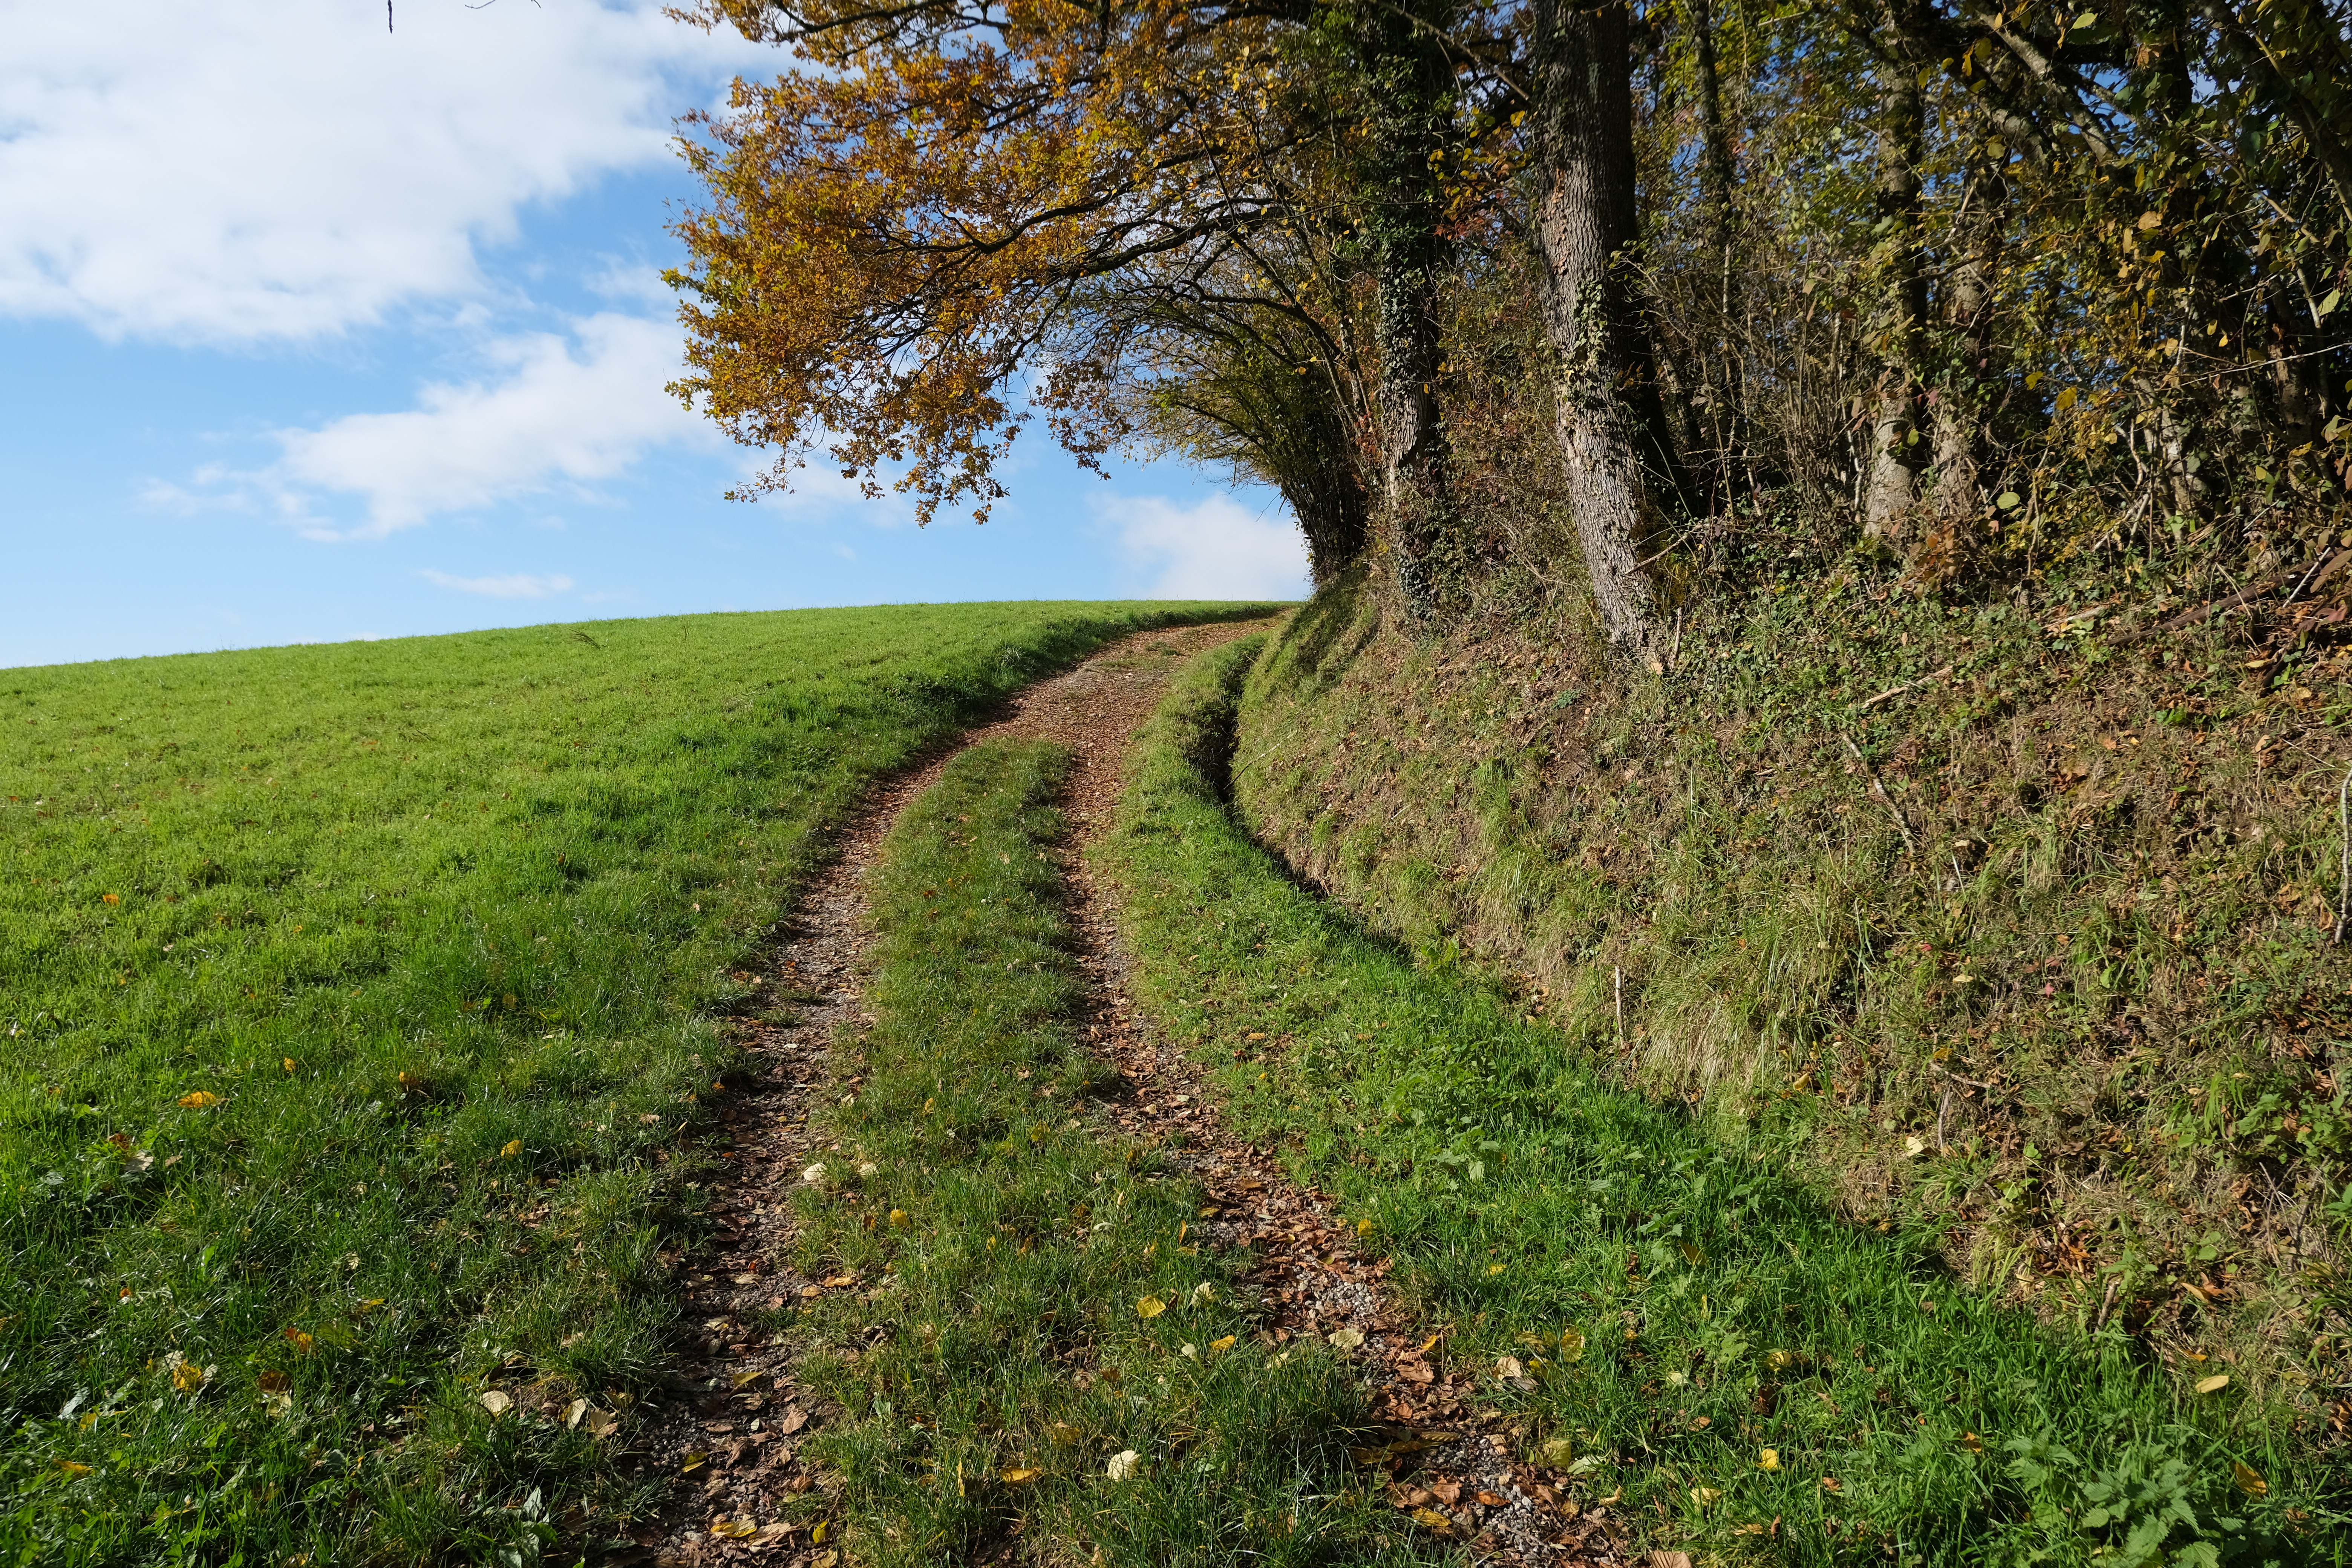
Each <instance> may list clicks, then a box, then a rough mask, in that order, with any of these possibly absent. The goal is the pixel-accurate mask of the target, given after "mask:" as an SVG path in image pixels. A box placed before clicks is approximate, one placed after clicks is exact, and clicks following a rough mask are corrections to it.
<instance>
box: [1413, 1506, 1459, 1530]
mask: <svg viewBox="0 0 2352 1568" xmlns="http://www.w3.org/2000/svg"><path fill="white" fill-rule="evenodd" d="M1412 1521H1413V1523H1415V1524H1418V1525H1422V1526H1424V1527H1426V1528H1428V1529H1430V1530H1451V1529H1453V1528H1454V1521H1452V1520H1450V1519H1448V1518H1446V1517H1445V1516H1444V1514H1442V1513H1440V1512H1438V1511H1437V1510H1435V1509H1433V1508H1417V1509H1414V1510H1412Z"/></svg>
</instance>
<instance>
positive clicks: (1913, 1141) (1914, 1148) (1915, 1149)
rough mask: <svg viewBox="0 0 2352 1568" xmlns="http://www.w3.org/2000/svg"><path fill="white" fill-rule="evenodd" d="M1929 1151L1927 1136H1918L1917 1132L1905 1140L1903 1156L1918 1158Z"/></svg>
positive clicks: (1911, 1158)
mask: <svg viewBox="0 0 2352 1568" xmlns="http://www.w3.org/2000/svg"><path fill="white" fill-rule="evenodd" d="M1926 1152H1927V1140H1926V1139H1925V1138H1922V1137H1920V1136H1918V1135H1917V1134H1916V1133H1914V1134H1912V1135H1911V1136H1910V1137H1908V1138H1906V1139H1904V1140H1903V1157H1904V1158H1905V1159H1906V1160H1916V1159H1917V1158H1918V1157H1919V1156H1920V1155H1922V1154H1924V1153H1926Z"/></svg>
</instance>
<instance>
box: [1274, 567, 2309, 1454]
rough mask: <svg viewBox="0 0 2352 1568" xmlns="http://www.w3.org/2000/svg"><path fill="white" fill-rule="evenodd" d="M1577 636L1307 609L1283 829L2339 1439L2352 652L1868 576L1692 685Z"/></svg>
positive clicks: (1695, 648) (1429, 925) (1742, 615)
mask: <svg viewBox="0 0 2352 1568" xmlns="http://www.w3.org/2000/svg"><path fill="white" fill-rule="evenodd" d="M1575 626H1576V617H1575V616H1574V615H1572V614H1570V613H1566V612H1561V613H1559V614H1554V615H1547V616H1542V617H1530V618H1528V619H1526V620H1521V621H1517V622H1503V621H1496V622H1490V623H1485V624H1475V625H1466V626H1460V627H1457V628H1454V630H1452V631H1451V632H1449V633H1448V634H1447V635H1446V636H1445V637H1425V636H1423V635H1421V634H1420V633H1418V632H1416V631H1415V630H1414V629H1413V628H1412V627H1411V626H1408V625H1405V624H1403V623H1402V622H1401V621H1400V620H1399V619H1398V618H1397V617H1396V616H1395V615H1394V614H1392V613H1391V612H1390V611H1387V610H1385V609H1384V608H1383V606H1382V603H1381V594H1380V593H1379V592H1378V591H1377V590H1376V589H1375V588H1374V587H1372V586H1370V585H1369V584H1363V583H1361V582H1357V583H1352V584H1339V585H1338V586H1336V587H1334V588H1331V589H1327V590H1326V591H1325V592H1323V593H1322V594H1319V595H1318V596H1317V598H1316V600H1315V601H1314V602H1313V603H1312V604H1310V605H1307V607H1306V608H1305V609H1303V610H1301V611H1300V612H1299V613H1298V614H1297V616H1295V617H1293V618H1292V620H1291V622H1290V623H1289V624H1288V626H1286V628H1285V630H1284V632H1283V634H1282V635H1281V636H1280V637H1278V638H1277V639H1276V642H1275V644H1274V645H1273V646H1272V647H1271V648H1270V649H1269V652H1268V655H1267V657H1266V658H1265V659H1264V660H1263V661H1262V662H1261V663H1260V664H1259V665H1258V666H1257V668H1255V670H1254V671H1253V672H1252V674H1251V676H1250V679H1249V683H1248V686H1247V688H1246V689H1245V692H1244V698H1243V701H1242V709H1241V714H1240V719H1239V722H1238V739H1237V742H1236V747H1235V756H1234V763H1233V774H1234V797H1235V799H1236V801H1237V804H1238V805H1239V806H1240V808H1241V810H1242V811H1243V813H1244V816H1245V817H1246V818H1247V820H1248V822H1249V824H1250V826H1251V829H1252V831H1253V832H1254V833H1255V835H1257V836H1258V837H1259V838H1260V839H1261V841H1262V842H1264V843H1265V844H1267V845H1268V846H1269V847H1272V848H1273V849H1275V850H1276V853H1278V854H1280V855H1281V856H1282V857H1283V858H1285V859H1286V861H1287V862H1288V863H1289V864H1290V865H1291V866H1292V867H1293V868H1295V869H1297V871H1298V872H1299V873H1300V874H1301V875H1302V876H1304V877H1306V878H1307V879H1311V880H1312V881H1313V882H1314V883H1315V885H1316V886H1318V888H1319V889H1322V890H1324V891H1325V892H1326V893H1327V894H1328V896H1329V897H1331V898H1332V899H1333V900H1336V901H1338V902H1340V903H1343V904H1345V905H1347V906H1349V908H1350V909H1352V910H1355V911H1357V912H1358V913H1359V914H1360V915H1361V916H1362V918H1363V919H1364V920H1365V921H1367V923H1369V924H1370V925H1371V926H1373V927H1374V928H1375V929H1377V930H1379V931H1382V932H1384V933H1386V934H1390V935H1392V936H1394V937H1396V938H1397V939H1399V940H1400V941H1402V942H1404V943H1405V944H1406V945H1408V946H1411V947H1412V948H1414V949H1415V950H1416V951H1419V952H1426V953H1428V954H1429V955H1430V956H1431V957H1432V958H1442V957H1443V956H1444V955H1445V954H1448V953H1453V952H1467V953H1470V954H1474V955H1475V957H1476V958H1477V959H1478V960H1479V961H1481V962H1483V963H1490V964H1492V965H1493V966H1494V967H1495V968H1496V969H1497V970H1500V971H1504V972H1507V973H1511V974H1513V975H1515V976H1517V989H1518V990H1519V992H1520V993H1521V994H1522V995H1523V996H1524V997H1525V998H1526V1000H1527V1001H1528V1005H1529V1006H1530V1009H1531V1010H1536V1011H1540V1012H1542V1013H1544V1014H1545V1015H1546V1017H1547V1020H1548V1021H1549V1022H1550V1023H1552V1024H1554V1025H1556V1026H1558V1027H1559V1029H1560V1030H1561V1032H1562V1035H1563V1037H1564V1044H1565V1045H1567V1046H1570V1047H1574V1048H1577V1049H1580V1050H1581V1051H1584V1052H1587V1053H1589V1054H1590V1056H1591V1058H1593V1059H1595V1060H1601V1059H1605V1060H1607V1061H1608V1063H1609V1064H1610V1065H1609V1068H1608V1076H1610V1077H1611V1078H1612V1080H1613V1081H1616V1082H1618V1083H1620V1084H1622V1085H1625V1086H1629V1087H1633V1088H1636V1089H1641V1090H1642V1091H1643V1092H1645V1093H1648V1094H1652V1095H1654V1096H1658V1097H1661V1098H1668V1099H1677V1100H1696V1099H1699V1098H1701V1097H1703V1098H1704V1100H1705V1102H1706V1112H1707V1114H1709V1115H1710V1116H1712V1117H1715V1118H1717V1119H1718V1120H1719V1121H1722V1122H1723V1123H1724V1124H1725V1129H1726V1131H1727V1134H1728V1133H1732V1132H1734V1131H1736V1130H1737V1129H1738V1127H1739V1126H1741V1125H1742V1124H1750V1125H1762V1126H1775V1127H1779V1128H1780V1129H1781V1130H1783V1131H1788V1132H1789V1133H1790V1134H1791V1135H1792V1136H1795V1135H1801V1147H1802V1151H1803V1154H1802V1158H1803V1160H1804V1163H1806V1165H1807V1167H1808V1169H1809V1171H1810V1173H1811V1174H1812V1175H1813V1176H1815V1177H1817V1178H1818V1179H1819V1180H1820V1181H1821V1182H1822V1184H1824V1185H1825V1186H1829V1187H1832V1188H1834V1189H1835V1191H1836V1193H1837V1194H1838V1197H1839V1200H1840V1202H1841V1203H1842V1204H1843V1205H1844V1206H1845V1207H1846V1208H1847V1209H1848V1210H1849V1211H1850V1212H1851V1213H1853V1214H1854V1215H1860V1216H1863V1217H1864V1218H1866V1219H1868V1220H1871V1221H1876V1220H1879V1219H1886V1220H1889V1221H1890V1222H1893V1223H1906V1224H1916V1225H1920V1226H1935V1227H1938V1228H1940V1230H1941V1232H1942V1236H1943V1251H1944V1254H1945V1256H1946V1257H1947V1258H1948V1259H1949V1260H1950V1261H1951V1263H1952V1265H1953V1267H1954V1268H1958V1270H1960V1271H1961V1272H1963V1273H1965V1274H1966V1275H1967V1276H1968V1277H1969V1279H1971V1280H1973V1281H1976V1282H1979V1283H1981V1284H1984V1285H1986V1286H1988V1287H2000V1288H2004V1289H2009V1290H2010V1291H2011V1293H2012V1294H2014V1295H2016V1296H2019V1297H2021V1298H2027V1297H2030V1298H2031V1299H2032V1301H2033V1302H2034V1305H2035V1310H2037V1311H2038V1312H2039V1313H2041V1314H2042V1315H2044V1316H2046V1317H2051V1318H2060V1319H2066V1318H2072V1319H2076V1320H2079V1321H2086V1322H2087V1321H2094V1320H2095V1319H2096V1318H2098V1317H2099V1316H2100V1315H2101V1314H2102V1312H2105V1315H2106V1316H2108V1317H2110V1318H2117V1317H2119V1318H2121V1319H2123V1320H2124V1321H2126V1322H2127V1323H2129V1324H2130V1325H2131V1327H2132V1328H2133V1330H2134V1331H2135V1333H2136V1334H2137V1335H2138V1337H2139V1339H2140V1342H2141V1343H2142V1345H2143V1347H2144V1348H2145V1350H2146V1352H2147V1353H2150V1354H2154V1355H2158V1356H2160V1357H2163V1358H2165V1359H2167V1360H2169V1361H2171V1362H2173V1363H2176V1364H2179V1365H2182V1366H2184V1367H2185V1366H2187V1365H2189V1364H2194V1363H2195V1362H2196V1359H2197V1358H2199V1357H2202V1358H2204V1359H2205V1360H2206V1361H2208V1362H2215V1363H2221V1366H2220V1368H2219V1370H2223V1371H2227V1372H2229V1373H2231V1375H2232V1376H2233V1377H2234V1378H2235V1379H2236V1380H2237V1381H2238V1382H2239V1383H2240V1384H2246V1383H2249V1382H2253V1383H2259V1384H2261V1385H2262V1386H2263V1390H2264V1393H2265V1396H2266V1397H2275V1398H2277V1399H2280V1400H2282V1401H2286V1402H2290V1403H2293V1404H2294V1405H2295V1407H2296V1412H2297V1417H2298V1418H2299V1419H2301V1420H2302V1421H2304V1422H2305V1423H2306V1424H2307V1426H2308V1427H2309V1429H2310V1430H2311V1431H2313V1432H2314V1433H2323V1432H2325V1431H2326V1430H2327V1429H2328V1428H2329V1426H2331V1424H2332V1425H2333V1426H2334V1430H2335V1433H2336V1437H2335V1439H2334V1440H2336V1442H2338V1443H2339V1444H2342V1443H2343V1442H2345V1440H2346V1434H2347V1424H2352V1399H2347V1395H2348V1394H2352V1273H2347V1270H2346V1268H2345V1267H2344V1259H2345V1258H2346V1257H2347V1244H2352V1228H2347V1226H2352V947H2338V946H2332V945H2331V944H2330V938H2331V934H2332V927H2333V924H2334V921H2335V910H2336V896H2337V893H2338V890H2339V889H2338V887H2337V871H2338V858H2339V850H2340V842H2339V840H2340V834H2339V828H2338V824H2337V813H2336V805H2337V786H2338V784H2340V783H2341V781H2342V779H2343V778H2344V775H2345V772H2346V770H2347V767H2352V649H2347V648H2337V649H2335V650H2333V651H2331V650H2329V649H2327V648H2326V647H2313V648H2300V649H2286V650H2280V651H2276V652H2275V653H2274V654H2266V655H2262V656H2260V657H2257V658H2252V659H2250V658H2247V657H2246V656H2247V655H2248V653H2250V652H2253V651H2255V650H2252V649H2249V648H2247V647H2235V646H2232V645H2233V643H2234V642H2235V641H2236V639H2238V638H2239V637H2241V636H2242V630H2241V623H2239V622H2237V621H2234V620H2232V621H2229V622H2227V623H2224V622H2221V621H2216V622H2214V623H2213V624H2212V625H2210V626H2207V627H2204V628H2201V629H2200V632H2199V633H2198V634H2197V635H2196V636H2194V637H2180V638H2170V639H2149V640H2147V641H2143V642H2139V643H2134V644H2127V645H2126V646H2124V647H2112V646H2108V645H2106V644H2105V643H2104V642H2103V641H2102V639H2101V638H2100V637H2098V636H2096V635H2087V636H2086V635H2084V634H2083V633H2081V632H2080V631H2079V629H2069V628H2070V627H2071V623H2068V622H2066V621H2065V619H2064V616H2063V611H2062V609H2061V607H2060V605H2059V603H2058V602H2057V601H2056V596H2055V595H2054V594H2053V596H2052V597H2051V598H2049V599H2045V600H2044V601H2043V607H2042V609H2041V610H2039V611H2038V612H2036V613H2034V614H2031V615H2029V614H2028V613H2026V611H2025V610H2023V609H2022V608H2021V607H2019V606H2018V605H2012V604H2009V603H1994V604H1971V603H1968V602H1965V601H1937V600H1932V599H1922V598H1920V597H1918V596H1916V595H1912V594H1909V593H1906V592H1904V591H1900V590H1897V589H1893V588H1890V586H1889V584H1886V583H1885V582H1883V581H1874V580H1872V579H1870V578H1869V577H1867V576H1864V577H1857V576H1856V575H1855V574H1853V573H1852V572H1851V571H1848V572H1843V573H1841V574H1839V575H1838V576H1837V577H1834V578H1832V579H1831V580H1828V581H1825V582H1815V583H1811V584H1801V585H1797V586H1795V587H1792V588H1791V589H1790V591H1789V592H1787V593H1762V594H1758V595H1753V596H1750V597H1748V598H1745V599H1733V600H1727V601H1724V602H1722V603H1720V604H1718V605H1717V606H1716V607H1715V608H1714V609H1712V610H1710V611H1708V612H1706V613H1705V614H1703V615H1697V616H1695V617H1694V618H1693V620H1692V621H1691V622H1690V624H1689V625H1688V626H1685V636H1684V638H1683V642H1682V645H1681V647H1682V661H1681V664H1680V665H1679V667H1678V668H1677V669H1676V671H1675V675H1674V676H1673V677H1672V679H1664V680H1660V679H1652V678H1650V677H1646V676H1639V677H1632V678H1629V677H1628V676H1627V675H1626V674H1625V673H1624V672H1623V671H1622V670H1620V669H1617V668H1612V665H1611V664H1610V662H1609V661H1608V660H1607V659H1606V658H1605V657H1600V656H1596V655H1594V654H1593V653H1592V652H1591V650H1590V649H1585V648H1580V647H1579V645H1578V639H1577V637H1576V636H1575V635H1574V634H1575ZM2052 626H2059V627H2061V628H2062V630H2067V631H2068V635H2064V636H2053V634H2052V632H2051V630H2050V628H2051V627H2052ZM2250 666H2251V667H2252V668H2250ZM1947 671H1948V676H1947V675H1946V674H1945V673H1944V672H1947ZM1914 682H1920V683H1923V684H1920V685H1917V686H1916V687H1915V686H1914V685H1913V684H1912V683H1914ZM1849 740H1850V741H1851V742H1852V745H1853V748H1854V750H1855V751H1858V752H1859V753H1860V756H1861V758H1864V759H1867V763H1868V769H1869V772H1868V773H1867V774H1865V773H1864V768H1863V766H1862V765H1861V763H1860V762H1859V761H1858V760H1857V758H1856V756H1855V755H1854V754H1853V752H1850V751H1849V748H1848V742H1849ZM1873 781H1875V785H1876V787H1874V782H1873ZM1882 792H1883V793H1882ZM1897 810H1899V811H1900V813H1901V815H1902V821H1903V826H1900V827H1898V826H1897V825H1896V817H1895V812H1896V811H1897ZM1621 1004H1622V1014H1621V1011H1620V1007H1621ZM2331 1232H2332V1234H2331ZM2347 1452H2352V1449H2347Z"/></svg>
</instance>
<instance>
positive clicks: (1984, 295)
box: [1933, 161, 2009, 568]
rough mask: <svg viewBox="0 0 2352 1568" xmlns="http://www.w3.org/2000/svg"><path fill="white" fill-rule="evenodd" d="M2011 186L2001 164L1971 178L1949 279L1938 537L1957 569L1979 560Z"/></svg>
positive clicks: (1938, 422) (1939, 427)
mask: <svg viewBox="0 0 2352 1568" xmlns="http://www.w3.org/2000/svg"><path fill="white" fill-rule="evenodd" d="M2008 205H2009V182H2008V180H2007V179H2005V178H2004V177H2003V176H2002V174H2001V172H2000V168H1999V167H1998V166H1996V165H1995V164H1993V163H1987V162H1982V161H1979V162H1977V163H1975V164H1974V165H1973V166H1972V167H1971V168H1970V170H1969V181H1968V186H1967V189H1966V190H1965V191H1963V192H1962V194H1961V209H1960V215H1959V217H1958V221H1957V222H1956V223H1955V225H1954V226H1953V235H1952V253H1951V262H1950V266H1949V268H1948V270H1947V271H1946V274H1945V282H1944V299H1943V328H1944V331H1945V332H1946V333H1947V334H1948V343H1947V346H1948V350H1949V352H1950V355H1951V359H1952V363H1951V366H1950V368H1949V370H1948V373H1947V374H1945V375H1944V376H1943V377H1942V378H1941V384H1939V385H1938V386H1937V390H1936V405H1935V408H1934V411H1933V412H1934V426H1935V447H1936V484H1935V498H1934V506H1935V514H1936V537H1937V540H1938V541H1939V542H1940V543H1941V545H1942V547H1943V549H1944V550H1945V551H1946V552H1947V553H1948V557H1949V559H1948V561H1947V562H1946V563H1943V564H1944V565H1945V566H1946V567H1948V568H1957V567H1958V565H1959V564H1960V563H1961V562H1963V561H1964V560H1965V559H1966V558H1967V557H1968V556H1969V555H1970V554H1972V553H1973V552H1975V550H1976V548H1977V546H1978V545H1979V542H1980V540H1979V537H1978V535H1979V531H1980V530H1981V528H1982V525H1983V520H1984V513H1985V506H1984V465H1985V454H1986V450H1987V447H1986V430H1985V400H1986V395H1987V393H1988V391H1989V389H1990V385H1991V369H1992V364H1991V361H1992V353H1993V340H1992V308H1993V286H1994V283H1995V280H1996V273H1997V269H1998V268H1999V266H2000V242H2001V233H2002V226H2003V224H2004V223H2005V222H2006V219H2007V211H2008Z"/></svg>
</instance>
